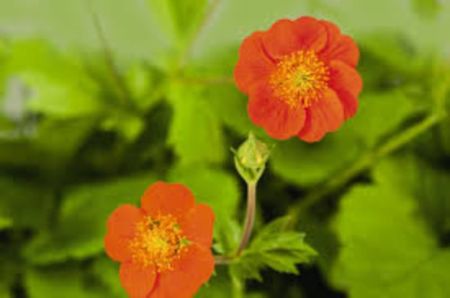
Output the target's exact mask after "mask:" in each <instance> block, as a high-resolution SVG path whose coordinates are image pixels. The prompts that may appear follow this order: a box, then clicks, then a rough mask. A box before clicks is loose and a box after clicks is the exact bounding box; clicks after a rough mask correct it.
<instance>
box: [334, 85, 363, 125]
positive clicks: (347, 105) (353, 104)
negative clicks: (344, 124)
mask: <svg viewBox="0 0 450 298" xmlns="http://www.w3.org/2000/svg"><path fill="white" fill-rule="evenodd" d="M336 93H337V95H338V97H339V99H340V100H341V103H342V107H343V108H344V118H345V119H348V118H350V117H352V116H353V115H355V113H356V111H357V110H358V104H359V103H358V99H357V98H356V97H355V96H353V94H351V93H350V92H348V91H346V90H340V91H336Z"/></svg>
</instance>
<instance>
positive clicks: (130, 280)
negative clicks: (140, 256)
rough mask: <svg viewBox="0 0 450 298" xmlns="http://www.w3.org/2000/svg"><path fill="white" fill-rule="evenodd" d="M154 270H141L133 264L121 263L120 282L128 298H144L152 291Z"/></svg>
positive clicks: (154, 276)
mask: <svg viewBox="0 0 450 298" xmlns="http://www.w3.org/2000/svg"><path fill="white" fill-rule="evenodd" d="M155 278H156V270H155V268H153V267H146V268H142V267H140V266H137V265H135V264H133V263H128V262H127V263H122V265H121V266H120V282H121V284H122V286H123V287H124V289H125V290H126V292H127V294H128V296H129V297H130V298H145V297H147V295H148V294H149V293H150V291H151V290H152V289H153V286H154V284H155Z"/></svg>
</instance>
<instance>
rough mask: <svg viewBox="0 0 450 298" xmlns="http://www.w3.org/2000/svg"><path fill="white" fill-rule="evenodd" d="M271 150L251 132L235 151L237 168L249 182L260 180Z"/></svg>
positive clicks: (253, 182)
mask: <svg viewBox="0 0 450 298" xmlns="http://www.w3.org/2000/svg"><path fill="white" fill-rule="evenodd" d="M270 151H271V150H270V148H269V146H268V145H267V144H266V143H264V142H262V141H261V140H258V139H257V138H256V137H255V136H254V135H253V133H250V134H249V135H248V138H247V140H246V141H245V142H244V143H242V145H241V146H240V147H239V148H238V150H237V151H235V152H234V163H235V165H236V169H237V171H238V172H239V174H240V175H241V177H242V178H243V179H244V180H245V181H246V182H247V183H249V184H255V183H256V182H258V180H259V178H260V177H261V176H262V174H263V172H264V169H265V166H266V162H267V160H268V159H269V156H270Z"/></svg>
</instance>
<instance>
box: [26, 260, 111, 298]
mask: <svg viewBox="0 0 450 298" xmlns="http://www.w3.org/2000/svg"><path fill="white" fill-rule="evenodd" d="M25 286H26V289H27V293H28V297H30V298H59V297H61V295H64V297H67V298H101V297H104V296H103V295H102V293H101V292H100V290H99V289H98V288H96V287H95V285H93V284H90V283H89V280H88V279H86V276H85V275H84V272H83V271H82V270H81V268H80V266H78V265H76V264H72V265H71V266H69V265H64V266H59V267H48V268H30V269H28V270H27V271H26V275H25Z"/></svg>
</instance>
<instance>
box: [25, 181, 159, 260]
mask: <svg viewBox="0 0 450 298" xmlns="http://www.w3.org/2000/svg"><path fill="white" fill-rule="evenodd" d="M154 181H155V178H154V177H153V176H151V175H141V176H137V177H130V178H124V179H120V180H117V181H110V182H105V183H101V184H97V185H95V184H90V185H86V186H84V187H80V188H78V189H76V190H73V191H71V192H70V193H69V194H68V195H67V196H66V197H65V198H64V201H63V204H62V206H61V212H60V216H59V218H58V221H57V224H56V225H55V227H54V229H52V230H50V231H48V232H46V233H42V234H41V235H39V236H38V237H37V238H35V239H34V240H33V241H32V242H31V243H30V245H29V246H28V247H27V248H26V251H25V254H26V257H27V259H28V260H29V261H30V262H32V263H35V264H49V263H56V262H62V261H66V260H68V259H83V258H86V257H89V256H92V255H95V254H98V253H99V252H101V251H102V250H103V237H104V236H105V234H106V226H105V223H106V220H107V219H108V216H109V214H111V212H112V211H113V210H114V209H115V208H117V207H118V206H119V205H121V204H125V203H136V202H138V201H139V198H140V197H141V195H142V194H143V192H144V190H145V189H146V188H147V187H148V186H149V185H150V184H151V183H152V182H154ZM80 231H83V232H82V233H80Z"/></svg>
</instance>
